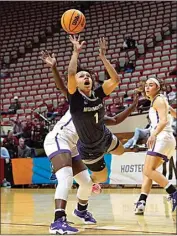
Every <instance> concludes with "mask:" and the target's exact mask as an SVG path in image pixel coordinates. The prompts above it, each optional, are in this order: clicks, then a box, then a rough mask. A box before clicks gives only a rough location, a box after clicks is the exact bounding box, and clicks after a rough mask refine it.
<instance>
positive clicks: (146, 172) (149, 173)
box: [143, 167, 152, 178]
mask: <svg viewBox="0 0 177 236" xmlns="http://www.w3.org/2000/svg"><path fill="white" fill-rule="evenodd" d="M151 173H152V170H151V169H150V168H147V167H145V168H144V169H143V174H144V175H145V176H146V177H148V178H150V177H151Z"/></svg>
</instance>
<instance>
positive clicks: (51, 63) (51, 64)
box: [41, 50, 57, 68]
mask: <svg viewBox="0 0 177 236" xmlns="http://www.w3.org/2000/svg"><path fill="white" fill-rule="evenodd" d="M41 59H42V60H43V61H44V62H45V63H46V64H47V65H48V66H49V67H51V68H53V67H55V66H56V64H57V61H56V58H55V54H54V53H52V56H50V54H49V53H48V51H47V50H45V51H42V52H41Z"/></svg>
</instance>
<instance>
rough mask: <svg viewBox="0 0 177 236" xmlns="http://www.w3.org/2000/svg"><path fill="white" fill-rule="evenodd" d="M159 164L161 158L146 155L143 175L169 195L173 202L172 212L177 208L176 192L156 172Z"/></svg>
mask: <svg viewBox="0 0 177 236" xmlns="http://www.w3.org/2000/svg"><path fill="white" fill-rule="evenodd" d="M160 164H162V159H161V157H159V156H150V155H147V157H146V165H145V166H144V170H143V173H144V175H145V176H147V177H148V178H149V179H152V180H153V181H155V182H156V183H158V184H159V185H160V186H161V187H163V188H164V189H165V190H166V191H167V193H168V194H170V196H171V198H172V200H173V209H172V211H174V210H175V208H176V207H177V190H176V188H175V187H174V186H173V185H172V184H170V183H169V181H168V179H167V178H166V177H165V176H164V175H163V174H161V173H160V172H159V171H157V170H156V169H157V167H158V166H159V165H160Z"/></svg>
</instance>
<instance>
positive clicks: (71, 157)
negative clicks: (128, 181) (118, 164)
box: [42, 52, 96, 234]
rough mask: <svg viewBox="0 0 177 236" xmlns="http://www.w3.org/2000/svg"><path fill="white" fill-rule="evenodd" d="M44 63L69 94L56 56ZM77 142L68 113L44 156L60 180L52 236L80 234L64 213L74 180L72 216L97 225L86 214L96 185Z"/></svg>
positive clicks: (50, 136) (46, 56)
mask: <svg viewBox="0 0 177 236" xmlns="http://www.w3.org/2000/svg"><path fill="white" fill-rule="evenodd" d="M42 60H43V61H45V62H46V63H47V65H48V66H50V67H51V68H52V72H53V75H54V78H55V83H56V86H57V87H58V88H60V89H61V90H62V92H63V94H64V95H65V96H66V95H67V90H66V88H65V86H64V83H63V81H62V79H61V78H60V76H59V73H58V71H57V68H56V59H55V57H54V55H52V57H50V55H49V54H48V53H47V52H42ZM77 140H78V137H77V133H76V130H75V127H74V125H73V123H72V121H71V115H70V112H69V111H68V112H66V114H65V115H64V116H63V117H62V118H61V120H60V121H59V122H57V124H56V125H55V127H54V128H53V130H52V131H51V132H50V133H49V134H48V135H47V136H46V138H45V141H44V149H45V152H46V154H47V156H48V157H49V158H50V161H51V163H52V165H53V169H54V172H55V175H56V178H57V180H58V184H57V187H56V190H55V213H54V214H55V216H54V221H53V223H51V225H50V228H49V233H50V234H76V233H78V232H79V230H78V229H77V228H75V227H73V226H71V225H70V224H69V223H68V222H67V219H66V213H65V209H66V205H67V198H68V193H69V190H70V188H71V187H72V184H73V178H74V179H75V181H76V182H77V183H78V184H79V188H78V191H77V199H78V203H77V206H76V208H75V210H74V212H73V214H74V216H75V217H77V218H79V219H80V220H82V222H84V223H85V224H95V223H96V220H95V219H94V217H93V216H92V214H91V213H90V212H89V211H88V210H87V207H88V200H89V197H90V195H91V192H92V186H93V182H92V179H91V177H90V175H89V173H88V170H87V167H86V166H85V164H84V163H83V162H82V160H81V158H80V157H79V155H78V152H77V147H76V143H77Z"/></svg>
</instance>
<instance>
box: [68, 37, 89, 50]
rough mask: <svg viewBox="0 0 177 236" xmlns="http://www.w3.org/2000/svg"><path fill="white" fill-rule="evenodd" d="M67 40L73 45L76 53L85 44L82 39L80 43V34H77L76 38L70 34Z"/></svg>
mask: <svg viewBox="0 0 177 236" xmlns="http://www.w3.org/2000/svg"><path fill="white" fill-rule="evenodd" d="M69 40H70V41H71V43H72V44H73V46H74V51H75V52H77V53H80V52H81V50H82V48H83V45H84V44H85V41H82V42H81V43H80V35H79V36H78V38H76V36H75V35H74V36H72V35H70V36H69Z"/></svg>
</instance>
